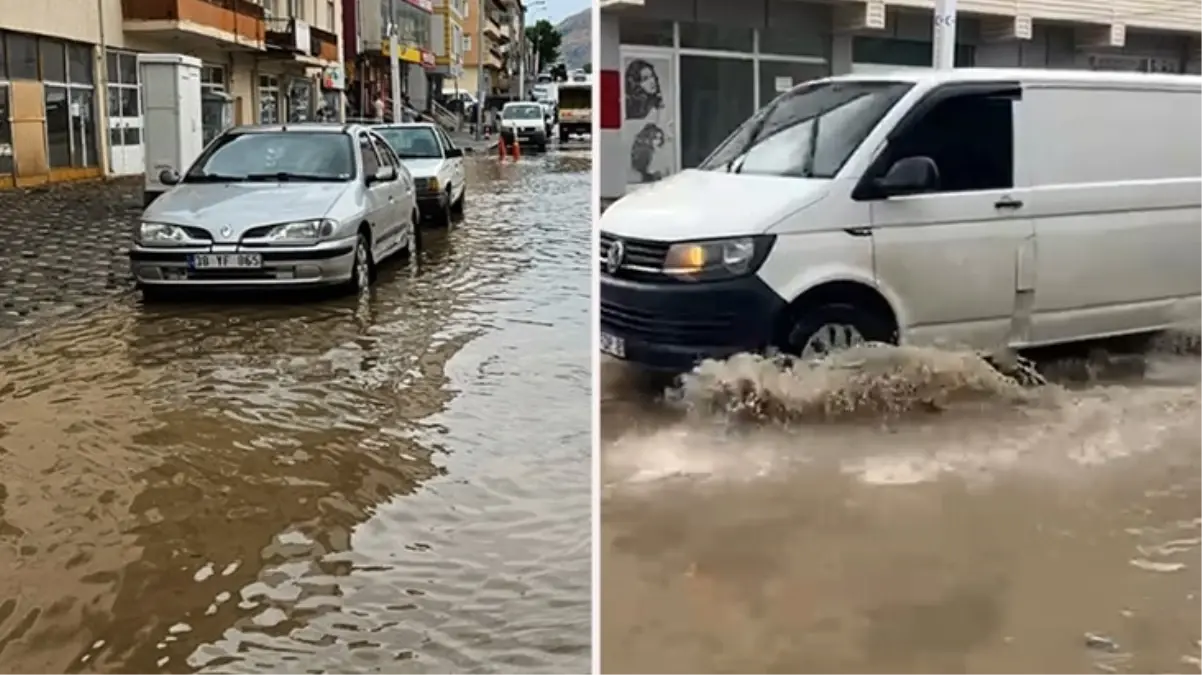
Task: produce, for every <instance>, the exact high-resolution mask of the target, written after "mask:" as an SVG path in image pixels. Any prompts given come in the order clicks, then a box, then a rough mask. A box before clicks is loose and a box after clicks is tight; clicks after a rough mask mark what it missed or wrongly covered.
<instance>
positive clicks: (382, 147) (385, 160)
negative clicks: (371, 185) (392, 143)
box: [371, 138, 401, 167]
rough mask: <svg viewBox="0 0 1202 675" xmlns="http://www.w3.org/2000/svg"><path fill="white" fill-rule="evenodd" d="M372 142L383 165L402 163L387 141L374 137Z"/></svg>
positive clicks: (395, 165) (396, 165) (397, 165)
mask: <svg viewBox="0 0 1202 675" xmlns="http://www.w3.org/2000/svg"><path fill="white" fill-rule="evenodd" d="M371 144H372V147H373V148H375V150H376V156H377V157H378V158H380V159H381V160H382V161H381V162H380V164H381V165H384V166H392V167H399V166H400V165H401V160H400V159H398V158H397V156H396V154H395V153H393V152H392V148H390V147H388V144H387V143H385V142H384V141H382V140H380V139H379V138H373V139H371Z"/></svg>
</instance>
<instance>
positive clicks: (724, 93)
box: [680, 26, 756, 168]
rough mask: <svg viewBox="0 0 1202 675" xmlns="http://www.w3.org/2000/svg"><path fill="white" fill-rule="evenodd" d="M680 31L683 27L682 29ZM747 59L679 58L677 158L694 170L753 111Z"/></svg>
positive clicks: (751, 75)
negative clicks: (678, 150)
mask: <svg viewBox="0 0 1202 675" xmlns="http://www.w3.org/2000/svg"><path fill="white" fill-rule="evenodd" d="M682 28H683V26H682ZM754 70H755V64H754V62H753V61H752V60H751V59H733V58H718V57H711V56H691V55H690V56H686V55H681V57H680V108H681V116H680V159H681V165H682V167H683V168H690V167H695V166H697V165H698V164H700V163H701V161H702V160H704V159H705V158H706V156H708V155H709V154H710V152H712V151H713V150H714V148H716V147H718V144H719V143H721V142H722V141H723V140H724V139H725V138H726V137H727V136H728V135H730V132H732V131H734V130H735V129H736V128H738V126H739V125H740V124H742V123H743V120H745V119H747V118H748V117H750V116H751V114H752V113H753V112H755V109H756V105H755V82H754V80H755V77H754Z"/></svg>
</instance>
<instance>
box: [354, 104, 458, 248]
mask: <svg viewBox="0 0 1202 675" xmlns="http://www.w3.org/2000/svg"><path fill="white" fill-rule="evenodd" d="M373 131H375V132H376V133H378V134H380V136H381V137H382V138H383V139H384V140H385V141H387V142H388V145H390V146H391V147H392V149H393V151H394V152H396V154H397V155H398V156H399V157H400V158H401V162H402V163H404V165H405V167H406V168H407V169H409V173H410V174H412V175H413V182H414V184H415V186H416V189H417V205H418V209H419V210H420V212H421V213H422V214H423V215H427V216H432V217H433V218H434V219H435V220H436V221H437V223H438V224H439V225H449V224H450V223H451V220H452V219H453V218H454V217H455V216H460V215H463V203H464V200H466V199H467V180H466V179H467V172H466V171H465V170H464V167H463V150H462V149H460V148H457V147H455V142H454V141H452V140H451V137H450V136H448V135H447V133H446V132H445V131H443V130H442V128H441V127H439V126H438V125H436V124H430V123H426V122H417V123H410V124H386V125H383V126H377V127H375V128H374V129H373Z"/></svg>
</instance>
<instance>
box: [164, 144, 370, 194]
mask: <svg viewBox="0 0 1202 675" xmlns="http://www.w3.org/2000/svg"><path fill="white" fill-rule="evenodd" d="M354 175H355V160H354V155H353V154H352V151H351V139H350V136H347V135H346V134H341V133H331V132H328V131H320V132H318V131H315V132H304V131H274V132H253V133H233V134H226V135H224V136H221V137H220V138H218V139H217V141H216V142H215V143H213V145H211V146H209V147H208V148H207V149H206V150H205V152H204V153H203V154H202V155H201V156H200V158H199V159H197V160H196V163H194V164H193V165H192V167H191V168H190V169H189V170H188V173H187V175H186V176H184V182H185V183H213V182H240V181H254V180H272V181H275V180H288V181H316V182H342V181H348V180H351V179H352V178H353V177H354Z"/></svg>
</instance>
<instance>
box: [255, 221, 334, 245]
mask: <svg viewBox="0 0 1202 675" xmlns="http://www.w3.org/2000/svg"><path fill="white" fill-rule="evenodd" d="M334 227H335V223H334V221H332V220H302V221H297V222H294V223H283V224H281V225H276V226H275V227H273V228H271V229H270V230H269V231H268V232H267V235H266V236H264V239H270V240H272V241H313V240H316V239H325V238H326V237H328V236H330V235H331V234H334Z"/></svg>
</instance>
